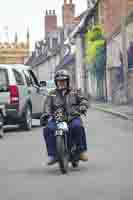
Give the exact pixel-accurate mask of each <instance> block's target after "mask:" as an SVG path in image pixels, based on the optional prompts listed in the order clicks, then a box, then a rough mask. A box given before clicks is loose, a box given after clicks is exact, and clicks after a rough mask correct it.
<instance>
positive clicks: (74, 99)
mask: <svg viewBox="0 0 133 200" xmlns="http://www.w3.org/2000/svg"><path fill="white" fill-rule="evenodd" d="M54 81H55V85H56V89H55V90H53V91H52V92H51V94H49V95H48V96H47V99H46V101H45V105H44V114H48V116H49V118H48V123H47V126H46V127H44V129H43V136H44V139H45V142H46V148H47V152H48V163H47V164H48V165H52V164H54V163H55V162H56V161H57V155H56V142H55V134H54V133H55V130H56V122H55V120H54V117H53V115H54V113H55V112H56V111H57V109H58V108H61V107H62V108H63V109H64V110H65V113H66V117H67V120H68V122H69V129H71V131H70V132H71V134H72V136H73V137H72V138H73V139H74V141H75V142H76V144H77V145H78V146H79V150H80V156H79V157H80V160H82V161H87V160H88V155H87V144H86V136H85V130H84V128H83V124H82V120H81V117H80V116H79V115H78V116H77V117H76V118H75V114H76V113H81V114H85V113H86V111H87V109H88V107H89V102H88V98H85V97H84V96H83V95H82V94H81V92H79V91H77V90H73V89H71V88H70V76H69V74H68V72H67V71H66V70H59V71H57V72H56V74H55V77H54ZM42 118H43V116H42Z"/></svg>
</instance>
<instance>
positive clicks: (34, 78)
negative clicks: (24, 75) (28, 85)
mask: <svg viewBox="0 0 133 200" xmlns="http://www.w3.org/2000/svg"><path fill="white" fill-rule="evenodd" d="M28 72H29V74H30V78H31V80H32V83H33V85H37V86H39V83H38V80H37V78H36V76H35V74H34V73H33V71H32V70H28Z"/></svg>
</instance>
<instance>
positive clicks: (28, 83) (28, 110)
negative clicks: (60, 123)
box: [0, 64, 46, 130]
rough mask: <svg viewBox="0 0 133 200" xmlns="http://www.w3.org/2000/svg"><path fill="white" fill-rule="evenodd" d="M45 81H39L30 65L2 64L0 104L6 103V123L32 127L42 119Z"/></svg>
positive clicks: (27, 127) (0, 65) (0, 70)
mask: <svg viewBox="0 0 133 200" xmlns="http://www.w3.org/2000/svg"><path fill="white" fill-rule="evenodd" d="M45 84H46V83H45V81H40V83H39V82H38V80H37V78H36V76H35V74H34V73H33V71H32V69H31V67H30V66H25V65H21V64H13V65H4V64H0V105H3V104H4V105H5V112H6V115H5V117H4V125H9V124H20V126H21V127H22V128H24V129H25V130H30V129H31V127H32V118H35V119H40V116H41V114H42V112H43V106H44V101H45V97H46V89H45Z"/></svg>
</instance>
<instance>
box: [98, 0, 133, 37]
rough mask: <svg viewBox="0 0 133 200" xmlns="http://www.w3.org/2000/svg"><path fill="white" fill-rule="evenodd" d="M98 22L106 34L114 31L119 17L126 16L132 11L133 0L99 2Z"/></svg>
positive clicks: (118, 22) (104, 0)
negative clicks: (99, 21)
mask: <svg viewBox="0 0 133 200" xmlns="http://www.w3.org/2000/svg"><path fill="white" fill-rule="evenodd" d="M99 8H100V20H101V22H102V24H103V26H104V29H105V32H106V33H107V34H109V33H112V32H114V31H115V30H116V28H117V27H118V25H119V24H120V23H121V16H127V15H128V13H129V11H130V10H131V9H133V0H101V1H100V4H99Z"/></svg>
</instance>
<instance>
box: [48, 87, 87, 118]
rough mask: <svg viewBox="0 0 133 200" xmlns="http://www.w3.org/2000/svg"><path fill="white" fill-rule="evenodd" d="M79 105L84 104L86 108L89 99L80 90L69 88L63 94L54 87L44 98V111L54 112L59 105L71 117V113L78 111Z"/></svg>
mask: <svg viewBox="0 0 133 200" xmlns="http://www.w3.org/2000/svg"><path fill="white" fill-rule="evenodd" d="M80 106H85V108H86V110H87V109H88V107H89V99H88V98H87V97H85V96H84V95H83V94H82V93H81V92H80V91H78V90H72V89H69V90H68V91H67V92H66V93H65V94H64V96H63V95H62V92H60V91H59V90H57V89H55V90H53V91H52V92H51V93H50V94H49V95H48V96H47V98H46V101H45V104H44V112H45V113H47V114H50V113H54V112H55V111H56V110H57V109H58V108H59V107H63V108H64V109H65V111H66V113H67V115H68V116H69V117H70V118H71V116H72V115H73V113H76V112H79V111H80Z"/></svg>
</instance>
